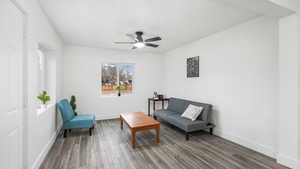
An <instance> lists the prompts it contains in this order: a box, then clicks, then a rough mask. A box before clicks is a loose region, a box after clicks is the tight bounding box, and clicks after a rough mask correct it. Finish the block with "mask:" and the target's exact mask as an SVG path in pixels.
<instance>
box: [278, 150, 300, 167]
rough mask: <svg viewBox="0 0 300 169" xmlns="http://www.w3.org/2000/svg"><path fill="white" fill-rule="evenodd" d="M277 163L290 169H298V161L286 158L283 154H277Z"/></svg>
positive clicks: (299, 164) (299, 161) (299, 165)
mask: <svg viewBox="0 0 300 169" xmlns="http://www.w3.org/2000/svg"><path fill="white" fill-rule="evenodd" d="M276 161H277V163H279V164H282V165H284V166H287V167H290V168H292V169H300V160H298V159H295V158H292V157H290V156H287V155H285V154H280V153H279V154H277V160H276Z"/></svg>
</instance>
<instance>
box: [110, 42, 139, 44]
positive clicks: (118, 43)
mask: <svg viewBox="0 0 300 169" xmlns="http://www.w3.org/2000/svg"><path fill="white" fill-rule="evenodd" d="M114 43H115V44H135V42H114Z"/></svg>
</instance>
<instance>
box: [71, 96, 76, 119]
mask: <svg viewBox="0 0 300 169" xmlns="http://www.w3.org/2000/svg"><path fill="white" fill-rule="evenodd" d="M70 105H71V107H72V109H73V111H74V113H75V116H77V112H76V108H77V105H76V97H75V96H71V100H70Z"/></svg>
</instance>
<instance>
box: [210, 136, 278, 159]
mask: <svg viewBox="0 0 300 169" xmlns="http://www.w3.org/2000/svg"><path fill="white" fill-rule="evenodd" d="M214 134H215V135H217V136H219V137H222V138H224V139H227V140H230V141H232V142H234V143H237V144H240V145H242V146H244V147H247V148H249V149H252V150H254V151H257V152H260V153H262V154H265V155H267V156H269V157H272V158H275V157H276V156H275V154H276V153H275V150H274V149H273V148H271V147H268V146H265V145H261V144H258V143H255V142H253V141H250V140H247V139H244V138H242V137H239V136H234V135H232V134H228V133H224V132H221V131H220V130H215V131H214Z"/></svg>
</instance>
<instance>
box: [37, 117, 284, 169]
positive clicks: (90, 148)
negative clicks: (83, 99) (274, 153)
mask: <svg viewBox="0 0 300 169" xmlns="http://www.w3.org/2000/svg"><path fill="white" fill-rule="evenodd" d="M130 139H131V132H130V131H129V129H128V128H127V127H126V126H124V129H123V130H121V129H120V125H119V121H118V120H103V121H97V123H96V126H95V129H94V131H93V136H89V132H88V130H86V129H80V130H74V131H73V130H72V132H71V133H68V137H67V138H63V136H62V135H60V136H59V137H58V138H57V140H56V141H55V143H54V145H53V147H52V148H51V150H50V151H49V153H48V155H47V156H46V158H45V160H44V162H43V163H42V165H41V167H40V169H287V168H286V167H284V166H281V165H279V164H277V163H276V162H275V160H274V159H272V158H270V157H267V156H265V155H263V154H260V153H257V152H255V151H253V150H250V149H247V148H245V147H242V146H240V145H238V144H235V143H233V142H230V141H228V140H225V139H222V138H220V137H217V136H211V135H209V134H207V133H206V132H199V133H195V134H193V135H192V136H191V138H190V140H189V141H185V137H184V133H183V132H181V131H180V130H178V129H176V128H174V127H172V126H170V125H167V124H164V123H162V124H161V132H160V139H161V140H160V144H156V142H155V132H154V131H145V132H138V133H137V148H136V149H132V146H131V140H130Z"/></svg>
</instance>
